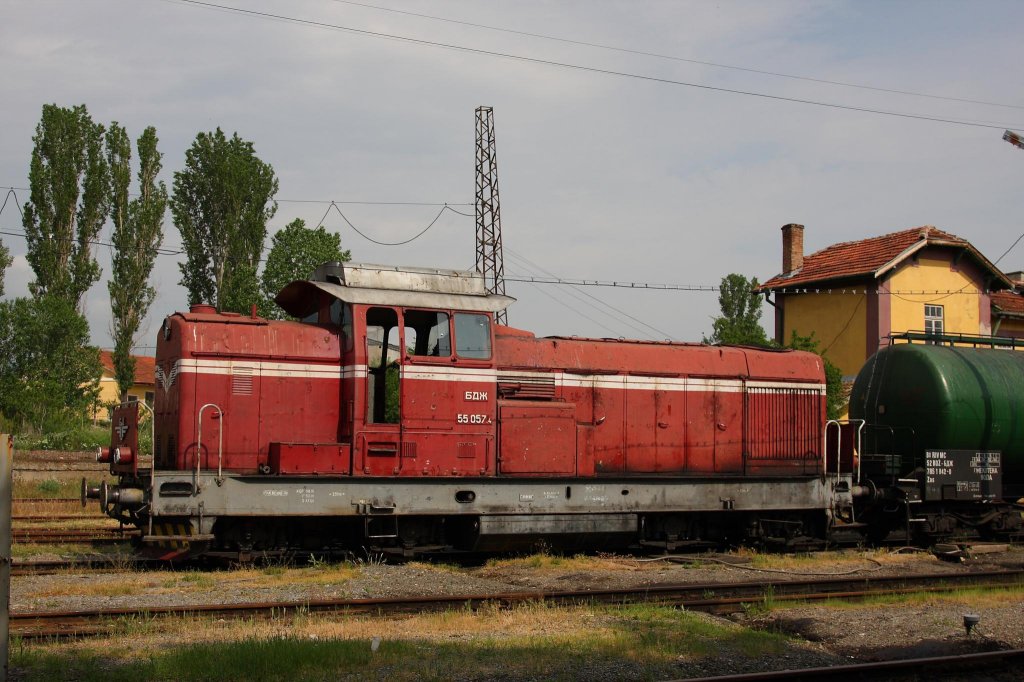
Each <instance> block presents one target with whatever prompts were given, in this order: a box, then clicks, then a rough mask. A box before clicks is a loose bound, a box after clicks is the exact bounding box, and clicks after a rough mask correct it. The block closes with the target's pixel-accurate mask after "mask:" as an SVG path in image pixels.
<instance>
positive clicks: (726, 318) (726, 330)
mask: <svg viewBox="0 0 1024 682" xmlns="http://www.w3.org/2000/svg"><path fill="white" fill-rule="evenodd" d="M756 286H757V278H756V277H755V278H754V279H747V278H746V277H744V276H743V275H738V274H736V273H733V274H731V275H726V276H725V277H723V278H722V283H721V286H720V289H719V294H718V305H719V307H720V308H721V311H722V314H721V315H720V316H718V317H716V318H714V321H713V322H712V332H711V336H710V338H709V337H705V338H704V341H705V343H725V344H732V345H741V346H770V345H771V343H770V342H769V341H768V336H767V335H766V334H765V332H764V329H763V328H762V327H761V297H760V296H759V295H758V294H755V293H754V288H755V287H756Z"/></svg>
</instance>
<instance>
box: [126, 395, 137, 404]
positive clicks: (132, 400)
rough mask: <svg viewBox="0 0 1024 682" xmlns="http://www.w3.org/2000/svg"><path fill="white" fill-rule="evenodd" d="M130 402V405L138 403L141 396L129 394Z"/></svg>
mask: <svg viewBox="0 0 1024 682" xmlns="http://www.w3.org/2000/svg"><path fill="white" fill-rule="evenodd" d="M128 402H130V403H137V402H139V396H137V395H133V394H131V393H129V394H128Z"/></svg>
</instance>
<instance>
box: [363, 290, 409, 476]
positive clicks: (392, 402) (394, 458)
mask: <svg viewBox="0 0 1024 682" xmlns="http://www.w3.org/2000/svg"><path fill="white" fill-rule="evenodd" d="M363 336H364V339H363V342H364V344H365V345H364V348H363V352H364V354H365V355H364V357H365V360H366V391H365V394H364V396H363V405H364V408H365V412H364V415H363V426H362V428H361V429H360V431H359V432H358V433H357V434H356V438H355V447H356V452H357V453H358V455H357V456H358V457H361V458H362V472H363V473H364V474H366V475H368V476H393V475H396V474H398V473H399V470H400V457H399V446H400V443H401V421H400V406H399V391H400V375H401V364H400V363H401V357H402V353H401V350H402V341H401V327H400V326H399V318H398V311H396V310H394V309H392V308H369V309H367V311H366V318H365V325H364V335H363Z"/></svg>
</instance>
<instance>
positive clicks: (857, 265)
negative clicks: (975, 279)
mask: <svg viewBox="0 0 1024 682" xmlns="http://www.w3.org/2000/svg"><path fill="white" fill-rule="evenodd" d="M918 242H927V243H946V244H953V245H954V246H962V247H965V248H968V249H970V250H971V251H974V247H972V246H971V245H970V243H969V242H968V241H967V240H965V239H963V238H961V237H958V236H956V235H955V234H950V233H949V232H943V231H942V230H940V229H937V228H935V227H932V226H930V225H926V226H923V227H914V228H911V229H909V230H903V231H901V232H893V233H891V234H883V235H882V236H880V237H871V238H870V239H861V240H860V241H855V242H842V243H839V244H833V245H832V246H829V247H827V248H824V249H822V250H821V251H818V252H817V253H812V254H811V255H809V256H805V257H804V264H803V267H801V268H800V269H798V270H796V271H794V272H793V273H791V274H789V275H786V274H781V275H776V276H775V277H772V278H771V279H769V280H768V281H767V282H765V283H763V284H761V286H760V287H758V289H759V290H765V289H781V288H784V287H791V286H795V285H798V284H806V283H808V282H820V281H824V280H834V279H843V278H847V277H858V276H865V275H871V276H874V273H875V271H877V270H878V269H879V268H880V267H882V266H883V265H885V264H886V263H889V262H890V261H892V260H894V259H896V258H897V257H898V256H899V255H900V254H902V253H903V252H904V251H906V250H907V249H909V248H910V247H912V246H914V245H915V244H917V243H918ZM975 253H976V252H975ZM979 255H980V254H979Z"/></svg>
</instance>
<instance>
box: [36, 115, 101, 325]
mask: <svg viewBox="0 0 1024 682" xmlns="http://www.w3.org/2000/svg"><path fill="white" fill-rule="evenodd" d="M32 141H33V143H34V147H33V149H32V161H31V165H30V167H29V200H28V202H27V203H26V204H25V208H24V210H23V211H22V214H23V219H22V224H23V226H24V228H25V240H26V241H27V242H28V252H27V254H26V258H27V259H28V262H29V265H31V266H32V270H33V271H34V272H35V275H36V279H35V281H33V282H32V283H31V284H29V290H30V291H31V292H32V295H33V296H35V297H37V298H38V297H41V296H44V295H46V294H50V295H53V296H56V297H57V298H60V299H63V300H66V301H68V302H69V303H71V305H72V306H73V307H75V308H76V309H78V310H81V300H82V297H83V296H84V295H85V292H86V291H88V290H89V287H91V286H92V285H93V284H94V283H95V282H96V281H97V280H98V279H99V278H100V266H99V264H98V263H97V262H96V259H95V258H94V257H93V256H92V250H91V243H92V241H94V240H95V239H96V236H97V235H98V234H99V231H100V228H101V227H102V226H103V223H104V222H105V221H106V218H107V207H108V205H109V197H110V189H109V169H108V167H107V161H106V158H105V157H104V155H103V126H102V125H101V124H99V123H93V120H92V118H91V117H90V116H89V112H88V111H87V110H86V108H85V105H84V104H83V105H80V106H77V107H73V108H70V109H68V108H65V107H59V106H57V105H56V104H45V105H43V113H42V117H41V119H40V121H39V124H38V125H37V126H36V134H35V136H34V137H33V138H32Z"/></svg>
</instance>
